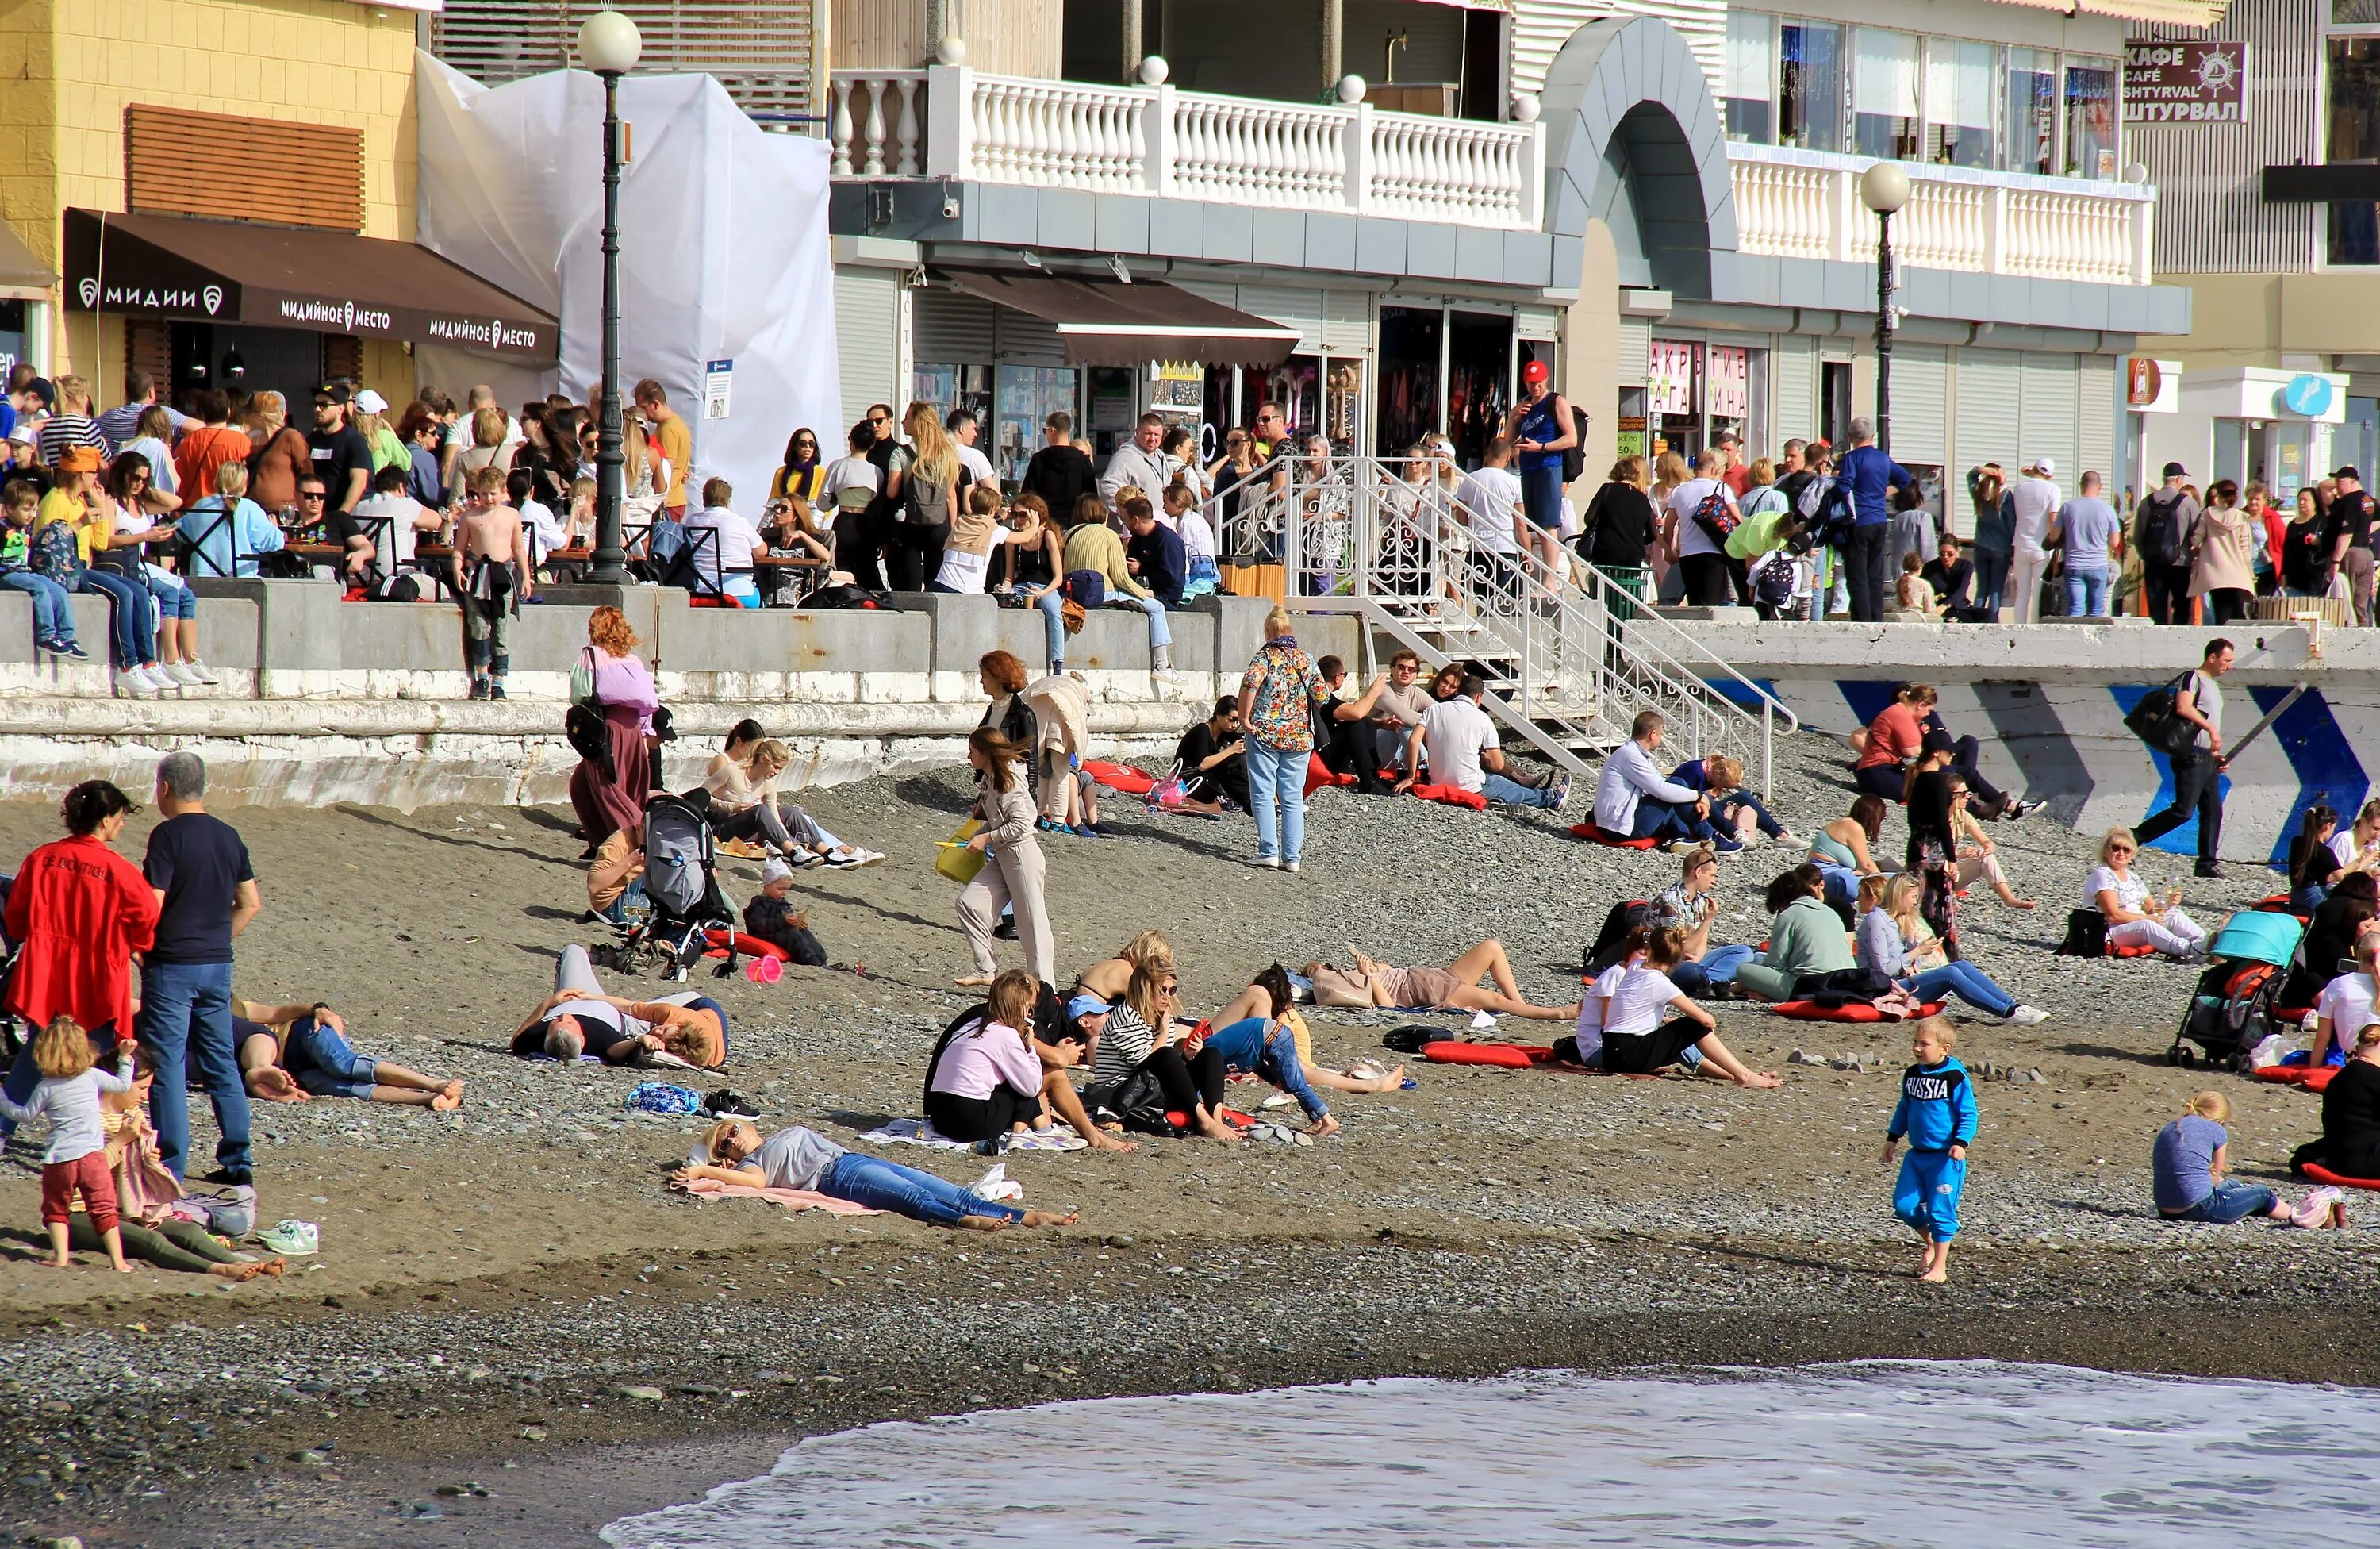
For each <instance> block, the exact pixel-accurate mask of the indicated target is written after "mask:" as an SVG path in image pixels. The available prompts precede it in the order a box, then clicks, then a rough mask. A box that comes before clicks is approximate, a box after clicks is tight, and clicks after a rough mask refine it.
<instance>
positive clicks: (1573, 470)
mask: <svg viewBox="0 0 2380 1549" xmlns="http://www.w3.org/2000/svg"><path fill="white" fill-rule="evenodd" d="M1570 428H1571V444H1570V445H1568V446H1565V447H1563V448H1562V455H1561V457H1562V482H1563V483H1565V484H1574V483H1576V482H1578V479H1579V476H1580V475H1581V474H1583V473H1585V471H1586V410H1585V409H1581V408H1579V407H1578V405H1576V404H1573V405H1571V406H1570Z"/></svg>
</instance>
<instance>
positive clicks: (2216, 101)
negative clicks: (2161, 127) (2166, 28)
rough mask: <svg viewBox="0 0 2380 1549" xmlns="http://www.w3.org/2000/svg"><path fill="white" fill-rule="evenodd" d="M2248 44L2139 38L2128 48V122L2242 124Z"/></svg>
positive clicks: (2126, 114) (2246, 89)
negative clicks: (2140, 39) (2157, 40)
mask: <svg viewBox="0 0 2380 1549" xmlns="http://www.w3.org/2000/svg"><path fill="white" fill-rule="evenodd" d="M2247 104H2248V45H2247V44H2246V43H2238V42H2227V43H2155V42H2135V43H2128V44H2126V45H2125V47H2124V122H2125V123H2127V124H2238V123H2241V122H2244V121H2245V119H2246V117H2247Z"/></svg>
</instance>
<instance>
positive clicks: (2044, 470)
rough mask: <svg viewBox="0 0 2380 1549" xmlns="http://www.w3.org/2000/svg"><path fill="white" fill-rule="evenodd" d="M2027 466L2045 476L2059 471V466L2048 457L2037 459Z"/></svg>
mask: <svg viewBox="0 0 2380 1549" xmlns="http://www.w3.org/2000/svg"><path fill="white" fill-rule="evenodd" d="M2025 466H2026V467H2027V468H2030V469H2032V470H2034V472H2036V473H2040V474H2043V475H2045V476H2046V475H2048V474H2052V473H2055V472H2057V471H2058V464H2057V463H2056V462H2055V461H2054V460H2052V459H2050V458H2048V457H2035V458H2034V459H2033V460H2032V461H2031V462H2029V463H2027V464H2025Z"/></svg>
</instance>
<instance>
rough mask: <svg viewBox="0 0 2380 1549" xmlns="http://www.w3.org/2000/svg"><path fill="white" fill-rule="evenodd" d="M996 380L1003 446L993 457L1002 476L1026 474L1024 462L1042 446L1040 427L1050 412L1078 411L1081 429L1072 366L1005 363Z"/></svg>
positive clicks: (999, 437) (997, 436)
mask: <svg viewBox="0 0 2380 1549" xmlns="http://www.w3.org/2000/svg"><path fill="white" fill-rule="evenodd" d="M993 380H994V382H995V384H997V386H996V391H997V399H996V401H997V404H998V406H999V409H1000V418H999V422H998V424H997V426H996V427H995V429H994V440H995V442H996V444H997V445H998V446H999V448H1000V449H999V450H998V451H997V452H995V453H993V454H991V460H992V466H993V467H995V468H997V469H999V470H1000V471H1001V474H1002V477H1004V478H1010V479H1018V478H1022V477H1024V474H1025V465H1026V463H1027V462H1029V461H1031V460H1032V457H1033V454H1034V453H1035V452H1037V451H1038V450H1039V449H1040V446H1041V442H1042V434H1041V427H1042V425H1043V424H1044V423H1045V422H1047V421H1048V420H1049V418H1050V415H1052V414H1056V413H1059V412H1061V411H1063V412H1065V413H1067V414H1071V415H1075V416H1076V421H1077V428H1076V433H1077V434H1080V433H1081V430H1080V416H1079V413H1078V409H1077V406H1076V404H1075V369H1074V368H1073V367H1072V366H1002V367H1000V368H999V369H998V370H997V371H996V372H993Z"/></svg>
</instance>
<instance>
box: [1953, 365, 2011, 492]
mask: <svg viewBox="0 0 2380 1549" xmlns="http://www.w3.org/2000/svg"><path fill="white" fill-rule="evenodd" d="M1952 363H1953V366H1954V368H1955V369H1956V371H1957V373H1958V385H1957V390H1956V391H1955V392H1954V393H1953V394H1952V395H1951V397H1952V402H1953V404H1954V405H1955V407H1956V409H1957V415H1956V418H1955V419H1954V421H1952V425H1951V437H1952V444H1951V450H1952V452H1953V453H1954V454H1955V457H1954V458H1953V461H1954V463H1955V465H1956V471H1957V472H1958V473H1959V474H1961V476H1963V475H1964V474H1965V473H1966V470H1969V469H1971V468H1974V467H1978V466H1980V465H1981V464H1984V463H1987V462H1996V463H1998V464H1999V465H2000V466H2001V467H2002V468H2003V469H2006V470H2008V473H2009V476H2010V477H2011V478H2013V477H2015V475H2016V470H2017V464H2018V463H2019V461H2020V460H2022V456H2023V455H2024V454H2020V452H2019V450H2018V447H2017V442H2018V435H2017V428H2018V426H2019V424H2020V423H2022V399H2021V395H2022V391H2023V384H2024V375H2023V372H2022V369H2021V362H2020V361H2019V360H2018V359H2017V355H2016V352H2015V351H2014V350H2010V349H1962V350H1960V351H1959V353H1958V356H1957V358H1956V360H1954V361H1953V362H1952Z"/></svg>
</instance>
